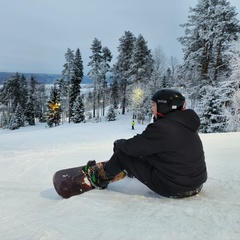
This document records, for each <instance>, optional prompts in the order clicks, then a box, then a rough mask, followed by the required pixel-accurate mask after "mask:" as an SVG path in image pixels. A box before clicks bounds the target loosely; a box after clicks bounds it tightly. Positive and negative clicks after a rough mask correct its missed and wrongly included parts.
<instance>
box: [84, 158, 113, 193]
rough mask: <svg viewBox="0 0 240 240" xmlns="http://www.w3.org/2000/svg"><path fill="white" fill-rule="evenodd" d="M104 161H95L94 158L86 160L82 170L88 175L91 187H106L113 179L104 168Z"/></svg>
mask: <svg viewBox="0 0 240 240" xmlns="http://www.w3.org/2000/svg"><path fill="white" fill-rule="evenodd" d="M104 165H105V163H96V161H95V160H91V161H88V163H87V165H86V166H85V167H84V169H83V170H84V171H85V172H86V174H87V175H88V176H89V180H90V182H91V184H92V186H93V187H95V188H99V189H105V188H107V186H108V184H109V183H110V182H111V181H112V180H113V179H114V177H112V176H110V175H109V174H108V173H107V172H106V171H105V170H104Z"/></svg>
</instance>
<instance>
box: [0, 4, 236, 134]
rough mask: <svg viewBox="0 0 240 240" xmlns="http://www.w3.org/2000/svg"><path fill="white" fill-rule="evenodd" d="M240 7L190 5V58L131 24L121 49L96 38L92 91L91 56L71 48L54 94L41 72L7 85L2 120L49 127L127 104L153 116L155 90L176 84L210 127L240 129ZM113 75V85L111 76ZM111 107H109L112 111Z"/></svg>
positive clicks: (206, 129) (205, 128)
mask: <svg viewBox="0 0 240 240" xmlns="http://www.w3.org/2000/svg"><path fill="white" fill-rule="evenodd" d="M236 15H237V13H236V9H235V7H233V6H231V5H230V3H229V2H228V1H226V0H217V1H216V0H215V1H213V0H212V1H206V0H201V1H199V2H198V4H197V5H196V6H195V7H194V8H190V12H189V16H188V21H187V23H185V24H182V25H180V26H181V27H182V28H183V29H184V31H185V35H184V36H182V37H179V39H178V40H179V42H180V43H181V45H182V47H183V53H184V59H183V64H179V62H178V60H177V59H176V58H175V57H172V56H171V57H170V58H169V59H168V58H167V57H166V56H165V54H164V51H163V49H161V48H157V49H154V50H151V49H149V48H148V45H147V41H146V40H145V39H144V37H143V36H142V35H141V34H139V35H138V36H134V35H133V34H132V32H131V31H125V33H124V35H123V36H122V37H121V38H120V39H119V46H118V56H117V57H116V61H115V62H114V63H112V54H111V51H110V49H108V47H103V46H102V43H101V41H100V40H98V39H97V38H95V39H94V40H93V42H92V45H91V50H92V55H91V56H90V57H89V59H90V61H89V63H88V66H89V68H90V71H89V72H88V77H89V78H90V79H91V80H92V90H91V91H89V92H88V93H87V94H86V93H83V92H82V91H81V83H82V81H83V77H84V76H83V63H82V57H81V52H80V49H79V48H77V49H76V51H74V50H71V49H70V48H68V49H67V52H66V53H65V60H66V62H65V63H64V65H63V71H62V74H61V76H60V77H59V78H58V79H57V80H56V81H55V82H54V85H53V87H52V88H51V91H50V93H49V94H46V91H45V87H44V85H42V84H39V83H38V82H37V79H36V78H35V77H34V75H31V76H30V77H28V78H26V76H24V74H18V73H16V74H15V75H13V76H11V77H10V78H9V79H7V80H6V81H4V83H3V87H2V88H1V92H0V94H1V95H0V102H1V103H2V105H3V106H4V107H3V111H2V112H3V114H2V115H1V126H2V127H4V128H6V127H7V128H10V129H16V128H19V127H21V126H24V125H25V124H30V125H35V121H36V119H38V120H39V121H46V122H47V124H48V125H49V126H53V125H58V124H59V123H60V122H61V121H63V119H67V121H68V122H71V121H72V122H74V123H81V122H84V121H86V120H87V119H91V118H94V119H96V121H98V120H99V119H100V118H101V117H102V116H104V117H105V116H106V117H107V118H108V120H114V119H115V114H116V110H118V111H121V114H125V112H126V110H127V109H130V110H132V111H133V112H134V113H136V115H137V116H139V118H143V117H145V116H146V115H149V114H150V113H149V110H150V108H149V106H151V96H152V94H153V93H154V92H155V91H156V90H157V89H160V88H175V89H178V90H179V91H181V92H182V93H183V94H184V95H185V96H186V98H187V107H188V108H193V109H194V110H195V111H196V112H197V113H198V115H199V116H200V119H201V129H200V131H201V132H203V133H211V132H228V131H239V130H240V127H239V124H238V123H239V120H240V91H239V86H240V80H239V79H240V78H239V77H240V76H239V74H240V72H239V66H240V43H239V33H240V25H239V21H238V20H237V18H236ZM108 77H110V80H111V81H110V84H109V82H108V81H107V78H108ZM106 111H108V112H106Z"/></svg>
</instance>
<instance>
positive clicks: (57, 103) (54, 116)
mask: <svg viewBox="0 0 240 240" xmlns="http://www.w3.org/2000/svg"><path fill="white" fill-rule="evenodd" d="M47 107H48V111H47V124H48V126H49V127H52V126H53V125H54V124H55V126H56V125H59V123H60V120H61V111H62V110H61V99H60V94H59V90H58V89H57V87H56V85H54V86H53V87H52V88H51V92H50V98H49V101H48V105H47Z"/></svg>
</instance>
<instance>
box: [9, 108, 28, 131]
mask: <svg viewBox="0 0 240 240" xmlns="http://www.w3.org/2000/svg"><path fill="white" fill-rule="evenodd" d="M24 120H25V117H24V113H23V109H22V107H21V105H20V103H18V104H17V107H16V109H15V112H14V117H13V122H12V125H11V127H10V129H12V130H13V129H16V128H20V127H24Z"/></svg>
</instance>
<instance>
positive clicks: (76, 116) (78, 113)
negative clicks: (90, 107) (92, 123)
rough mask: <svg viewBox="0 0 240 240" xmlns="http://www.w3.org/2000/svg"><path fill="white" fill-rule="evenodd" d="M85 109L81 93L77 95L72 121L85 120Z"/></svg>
mask: <svg viewBox="0 0 240 240" xmlns="http://www.w3.org/2000/svg"><path fill="white" fill-rule="evenodd" d="M84 112H85V109H84V104H83V101H82V97H81V96H80V95H78V96H77V98H76V100H75V102H74V104H73V109H72V121H73V122H74V123H80V122H83V121H84V120H85V115H84Z"/></svg>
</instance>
